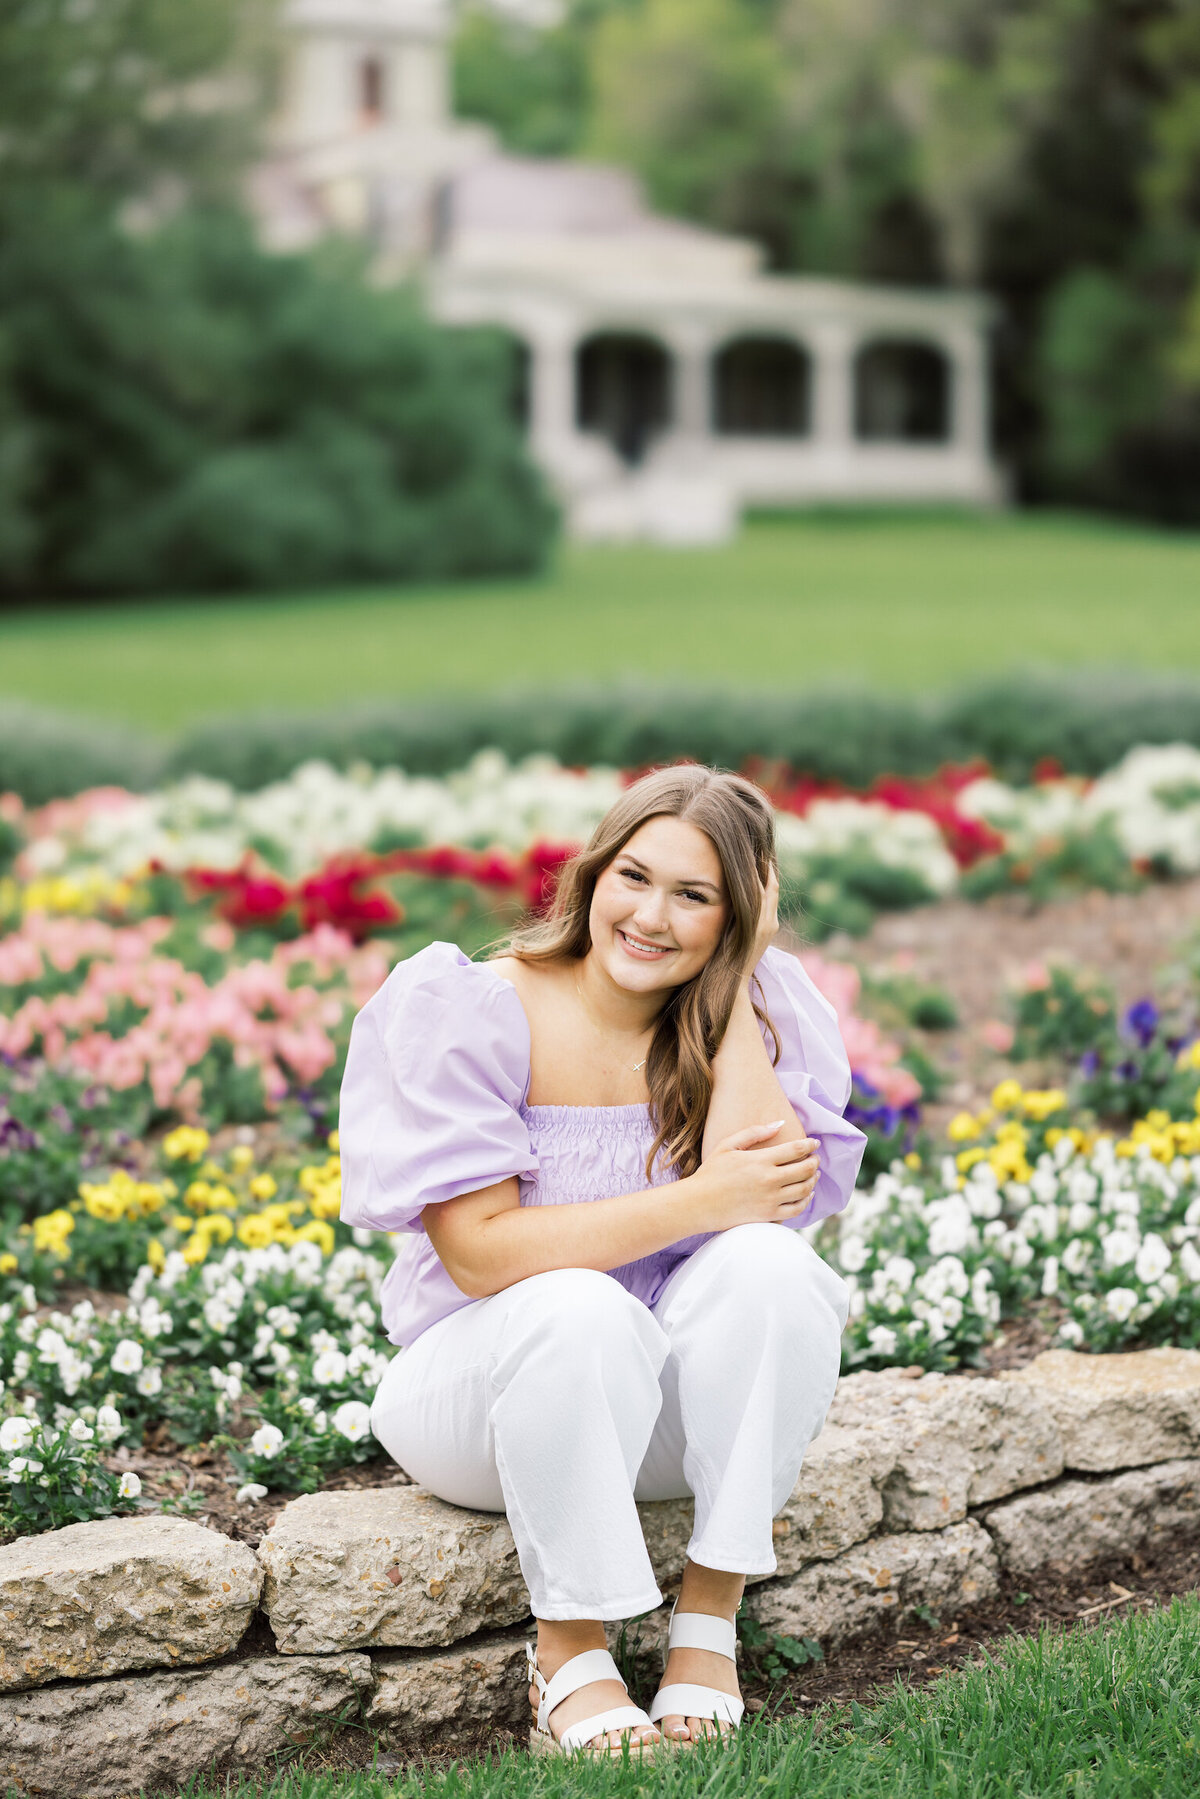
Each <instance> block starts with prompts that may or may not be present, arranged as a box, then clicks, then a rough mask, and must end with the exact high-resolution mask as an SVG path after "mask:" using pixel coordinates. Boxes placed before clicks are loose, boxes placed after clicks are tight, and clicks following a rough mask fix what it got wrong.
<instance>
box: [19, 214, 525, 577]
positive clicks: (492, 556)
mask: <svg viewBox="0 0 1200 1799" xmlns="http://www.w3.org/2000/svg"><path fill="white" fill-rule="evenodd" d="M0 315H2V316H3V317H4V319H5V322H6V332H7V341H8V344H9V346H10V350H11V362H12V366H13V370H14V376H13V390H14V395H15V402H16V403H15V408H14V410H15V412H16V420H15V422H16V423H17V425H18V432H17V437H16V440H15V441H16V442H17V443H18V444H19V445H20V446H21V456H20V461H19V463H18V466H17V467H16V469H15V471H14V476H13V483H12V485H13V486H14V487H15V488H16V490H17V492H18V493H19V496H20V501H21V504H20V506H19V507H13V508H10V511H12V513H13V514H14V517H13V519H12V520H11V522H10V520H9V518H8V516H7V514H6V509H5V500H6V488H5V473H6V471H5V468H4V465H3V462H2V460H0V591H7V592H8V593H9V594H10V595H22V594H29V593H36V594H39V595H41V596H43V597H46V596H50V595H69V594H88V593H104V592H131V593H132V592H138V591H163V590H165V591H176V592H178V591H181V590H182V591H197V590H216V589H221V588H231V587H234V588H237V587H270V586H280V585H288V586H295V585H311V584H313V583H315V582H329V581H333V580H336V579H383V578H389V577H398V578H410V577H417V576H445V575H460V574H474V573H480V572H485V571H499V570H517V569H521V570H524V569H529V568H532V567H536V566H537V564H538V563H539V562H540V560H541V559H542V557H543V556H544V554H545V552H546V549H547V547H548V544H549V541H550V538H551V534H552V530H553V524H554V514H553V508H552V506H551V504H550V502H549V500H548V498H547V496H546V494H545V492H544V490H543V487H542V484H541V481H540V479H539V477H538V476H537V475H536V473H535V471H534V470H533V468H532V466H531V464H530V463H529V461H528V459H527V457H526V455H525V452H524V448H523V445H522V442H521V439H520V436H519V433H518V432H517V430H516V429H515V427H514V426H513V424H512V423H511V421H510V419H509V416H508V412H507V406H506V401H507V393H508V386H509V384H510V380H511V370H510V367H509V353H508V347H507V346H506V345H505V344H504V343H503V342H502V341H501V340H500V338H499V337H498V336H497V335H494V334H492V333H488V332H453V331H447V330H443V329H441V328H439V327H437V326H434V325H432V324H431V323H430V322H429V321H428V320H427V319H426V318H425V317H424V316H423V315H422V314H421V312H420V311H419V309H418V308H417V306H416V304H415V303H414V301H413V300H412V298H411V297H406V296H404V295H402V294H399V293H397V292H396V290H394V289H391V290H381V289H379V288H378V287H375V286H372V285H371V284H370V283H369V281H368V280H367V279H366V269H365V266H364V264H363V260H362V257H361V254H360V252H359V251H358V250H356V249H354V248H352V247H349V246H347V245H345V244H330V245H327V246H324V247H322V248H321V249H320V250H318V251H316V252H312V253H309V254H307V255H299V256H278V255H269V254H267V253H265V252H263V251H262V250H260V249H259V248H258V247H257V245H256V244H255V242H254V239H253V235H252V231H251V228H250V226H249V224H248V223H247V222H246V221H245V220H244V219H242V218H241V217H239V216H238V215H237V214H235V213H232V212H229V211H219V210H206V209H201V208H191V209H189V210H187V211H184V212H181V213H180V214H179V215H178V216H177V217H176V218H175V219H173V220H172V221H171V222H170V223H169V224H168V225H167V226H165V227H164V228H163V229H161V230H159V231H158V232H156V233H155V234H154V235H153V236H152V237H131V236H130V235H128V234H127V233H121V232H119V231H117V230H115V229H114V228H113V227H112V226H111V225H110V224H109V223H108V222H107V221H104V220H96V219H92V218H89V217H88V216H86V214H84V213H82V212H81V210H80V208H79V203H78V196H77V195H76V194H70V195H68V196H66V197H65V198H64V197H62V196H61V195H60V199H59V205H58V207H57V209H56V210H55V211H54V212H53V214H51V215H50V216H47V217H46V218H44V220H43V221H42V228H41V229H36V230H35V229H34V228H33V227H32V226H31V227H30V228H29V229H28V230H27V231H26V232H25V233H24V234H23V235H22V238H21V240H20V244H19V249H18V251H17V252H16V253H15V254H14V252H13V250H12V247H11V245H10V244H7V243H6V244H4V245H3V246H2V247H0Z"/></svg>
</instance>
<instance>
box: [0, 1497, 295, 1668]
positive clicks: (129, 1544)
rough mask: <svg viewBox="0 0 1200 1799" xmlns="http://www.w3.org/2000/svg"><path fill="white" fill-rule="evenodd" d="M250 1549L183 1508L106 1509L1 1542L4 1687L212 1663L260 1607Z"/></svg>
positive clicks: (257, 1569)
mask: <svg viewBox="0 0 1200 1799" xmlns="http://www.w3.org/2000/svg"><path fill="white" fill-rule="evenodd" d="M261 1587H262V1570H261V1568H260V1567H259V1564H258V1561H257V1559H256V1557H255V1555H254V1552H253V1550H251V1549H248V1548H247V1547H246V1545H245V1544H244V1543H235V1542H234V1541H233V1540H232V1539H231V1538H230V1537H227V1536H224V1535H223V1534H222V1533H221V1532H220V1531H215V1530H205V1529H204V1528H203V1527H202V1526H201V1525H199V1524H193V1523H190V1522H189V1521H188V1520H187V1519H185V1518H171V1517H156V1518H155V1517H152V1518H104V1519H99V1520H97V1521H96V1522H94V1523H90V1524H69V1525H67V1527H66V1528H65V1529H64V1530H55V1531H49V1532H47V1534H46V1535H45V1536H41V1537H20V1538H18V1539H17V1541H16V1542H15V1543H9V1544H6V1545H5V1546H4V1547H3V1548H0V1691H8V1692H12V1691H14V1690H15V1689H17V1688H23V1687H34V1686H41V1685H43V1684H44V1683H45V1682H46V1681H50V1680H58V1679H63V1678H66V1679H69V1680H88V1679H93V1678H95V1677H97V1676H100V1675H109V1674H120V1673H124V1672H126V1671H127V1670H131V1669H135V1668H172V1667H178V1666H180V1665H181V1664H185V1663H189V1662H206V1661H212V1660H214V1659H215V1658H216V1657H218V1656H222V1655H227V1654H228V1653H229V1651H230V1650H231V1649H235V1648H236V1647H237V1645H238V1643H239V1642H240V1641H241V1639H242V1637H243V1636H244V1635H245V1632H246V1629H247V1627H248V1626H249V1623H250V1620H251V1618H252V1617H253V1616H254V1613H255V1609H256V1607H257V1605H258V1596H259V1591H260V1589H261Z"/></svg>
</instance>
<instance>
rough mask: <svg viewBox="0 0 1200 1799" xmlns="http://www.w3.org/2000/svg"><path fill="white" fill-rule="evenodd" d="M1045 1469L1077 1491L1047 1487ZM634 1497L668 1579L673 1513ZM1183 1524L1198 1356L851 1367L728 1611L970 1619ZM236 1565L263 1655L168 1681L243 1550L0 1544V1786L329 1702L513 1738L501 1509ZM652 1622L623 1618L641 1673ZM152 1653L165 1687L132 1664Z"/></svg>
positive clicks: (228, 1762) (318, 1526)
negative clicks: (1040, 1579)
mask: <svg viewBox="0 0 1200 1799" xmlns="http://www.w3.org/2000/svg"><path fill="white" fill-rule="evenodd" d="M1147 1464H1149V1465H1147ZM1064 1466H1065V1467H1066V1468H1067V1469H1068V1470H1071V1471H1079V1472H1088V1473H1092V1474H1094V1475H1096V1476H1097V1477H1096V1478H1090V1479H1079V1478H1067V1479H1062V1478H1059V1476H1060V1475H1061V1473H1062V1470H1063V1468H1064ZM1101 1476H1102V1477H1101ZM967 1508H971V1515H970V1516H967V1515H966V1513H967ZM640 1510H641V1514H642V1521H643V1526H644V1528H645V1532H646V1540H647V1545H648V1547H649V1549H650V1552H651V1559H652V1560H653V1562H654V1566H655V1569H656V1571H657V1574H658V1578H659V1582H660V1585H661V1586H662V1587H663V1589H664V1590H665V1591H667V1590H670V1588H671V1587H672V1586H674V1585H675V1584H676V1583H677V1581H678V1578H679V1574H680V1572H681V1570H682V1567H683V1561H684V1556H685V1554H686V1549H687V1542H688V1538H689V1535H690V1530H691V1506H690V1502H684V1501H675V1500H671V1501H666V1502H663V1503H660V1504H656V1505H645V1506H642V1507H641V1508H640ZM1192 1535H1194V1536H1196V1537H1200V1353H1196V1352H1193V1351H1179V1350H1157V1351H1147V1352H1143V1353H1142V1354H1139V1355H1126V1356H1113V1357H1107V1358H1101V1357H1086V1356H1076V1355H1074V1354H1073V1353H1071V1352H1062V1351H1053V1352H1051V1353H1050V1354H1049V1355H1046V1356H1041V1357H1039V1358H1038V1359H1037V1361H1035V1362H1034V1363H1032V1364H1031V1365H1030V1366H1029V1367H1028V1368H1026V1369H1022V1370H1020V1371H1019V1373H1017V1374H1016V1375H1013V1376H1011V1377H1007V1378H1005V1379H1002V1380H1000V1381H994V1380H987V1379H985V1378H982V1377H970V1376H968V1377H959V1376H953V1377H947V1376H931V1375H923V1376H918V1377H916V1378H909V1377H908V1376H907V1375H906V1374H903V1373H897V1372H896V1371H889V1372H886V1373H884V1374H878V1375H854V1376H851V1377H850V1378H849V1379H847V1380H845V1381H843V1383H842V1385H841V1387H840V1389H839V1392H838V1397H837V1400H836V1402H835V1405H834V1408H833V1411H832V1412H831V1422H830V1423H829V1425H828V1426H827V1428H826V1430H825V1431H824V1432H823V1433H822V1435H821V1436H820V1437H819V1438H818V1439H817V1440H816V1442H815V1443H814V1444H813V1446H812V1448H811V1450H810V1452H809V1455H808V1458H807V1460H806V1462H805V1466H804V1470H803V1472H802V1474H801V1477H800V1480H799V1481H798V1483H797V1486H796V1489H795V1492H794V1493H793V1494H792V1497H791V1498H790V1500H789V1501H788V1503H787V1505H786V1506H785V1507H784V1509H783V1511H782V1512H781V1513H780V1515H779V1517H778V1518H777V1520H776V1523H775V1546H776V1552H777V1556H778V1569H777V1571H776V1573H775V1575H774V1576H772V1577H770V1578H766V1579H763V1580H761V1581H758V1582H755V1583H753V1585H752V1587H751V1591H750V1593H749V1596H748V1606H749V1609H750V1610H751V1612H752V1613H753V1615H754V1616H755V1617H757V1618H758V1620H759V1621H760V1622H761V1623H762V1624H764V1625H766V1626H768V1627H769V1628H771V1629H773V1630H778V1631H780V1632H783V1633H786V1634H788V1635H802V1636H815V1637H817V1638H819V1639H821V1640H822V1641H823V1642H824V1643H825V1644H826V1645H827V1646H831V1647H836V1646H837V1645H839V1644H842V1643H845V1642H849V1641H851V1640H853V1639H854V1638H855V1637H858V1636H862V1635H865V1634H870V1633H871V1632H873V1631H875V1630H877V1629H878V1628H880V1627H881V1626H882V1625H886V1624H887V1623H888V1622H889V1621H890V1620H892V1619H898V1618H900V1617H902V1616H903V1615H904V1614H905V1613H906V1612H910V1611H912V1610H914V1609H915V1608H916V1607H918V1606H921V1605H929V1606H932V1607H934V1608H935V1609H936V1610H939V1611H943V1612H949V1613H951V1614H953V1613H955V1612H958V1611H959V1610H962V1609H965V1608H967V1607H969V1606H971V1605H974V1604H978V1603H980V1602H981V1601H984V1600H986V1599H988V1598H990V1597H991V1596H992V1595H993V1594H994V1593H995V1591H996V1589H997V1579H998V1574H999V1571H1000V1569H1001V1568H1004V1569H1007V1570H1008V1571H1010V1572H1012V1573H1014V1574H1019V1573H1024V1572H1026V1571H1029V1572H1032V1571H1033V1570H1034V1569H1035V1568H1037V1567H1040V1566H1044V1565H1047V1564H1050V1565H1052V1566H1055V1565H1057V1566H1061V1567H1063V1568H1068V1567H1070V1568H1078V1567H1081V1566H1083V1565H1086V1564H1087V1563H1089V1562H1096V1561H1103V1560H1106V1559H1107V1560H1112V1559H1114V1558H1115V1557H1116V1556H1118V1555H1122V1554H1127V1553H1128V1552H1129V1550H1130V1549H1131V1548H1133V1547H1137V1548H1142V1549H1150V1550H1154V1549H1156V1548H1158V1547H1160V1546H1161V1545H1163V1544H1164V1543H1166V1542H1168V1541H1171V1542H1177V1541H1178V1539H1179V1538H1180V1537H1181V1536H1184V1537H1186V1536H1192ZM260 1559H261V1565H262V1571H263V1604H264V1607H265V1609H266V1611H267V1613H268V1616H269V1618H270V1621H271V1623H272V1625H273V1626H274V1628H275V1630H276V1632H277V1647H278V1650H279V1653H277V1654H273V1655H264V1656H261V1657H258V1658H257V1659H254V1658H252V1659H248V1660H242V1661H235V1662H226V1663H223V1664H219V1665H217V1666H215V1667H212V1668H207V1669H198V1668H187V1669H183V1668H180V1667H179V1666H178V1664H179V1663H181V1662H184V1661H199V1660H204V1659H209V1658H212V1657H218V1656H220V1655H222V1654H227V1653H229V1652H230V1650H231V1649H232V1648H233V1647H234V1646H235V1645H236V1644H237V1642H238V1641H239V1640H240V1638H241V1636H242V1632H243V1630H244V1628H245V1625H246V1622H247V1621H248V1619H249V1617H250V1614H251V1612H252V1610H253V1606H254V1601H255V1596H256V1595H257V1592H258V1579H259V1575H258V1571H257V1568H256V1566H255V1562H254V1558H253V1557H252V1556H251V1555H250V1552H249V1551H248V1550H246V1549H245V1548H244V1547H243V1546H241V1545H239V1544H235V1543H233V1542H231V1541H229V1539H227V1538H224V1537H222V1536H220V1535H219V1534H218V1533H217V1532H214V1531H206V1530H203V1529H201V1527H200V1526H198V1525H194V1524H191V1523H188V1522H186V1521H184V1520H179V1519H169V1518H140V1519H124V1520H110V1521H106V1522H105V1523H103V1524H95V1525H73V1526H71V1527H69V1529H67V1530H65V1531H58V1532H53V1533H50V1534H49V1535H47V1536H45V1537H39V1538H34V1539H27V1540H23V1541H21V1542H19V1543H15V1544H11V1545H9V1546H8V1547H7V1548H6V1549H2V1550H0V1688H3V1686H4V1685H7V1687H8V1691H7V1693H5V1692H3V1691H0V1788H3V1786H5V1785H7V1786H11V1787H12V1788H13V1789H14V1790H15V1791H16V1792H17V1793H19V1794H29V1795H43V1794H45V1795H49V1794H62V1795H63V1799H123V1796H124V1795H126V1794H128V1793H129V1792H130V1791H132V1790H134V1789H136V1788H138V1787H141V1786H151V1787H153V1786H155V1785H158V1786H163V1787H168V1788H169V1787H171V1786H173V1785H178V1784H180V1783H181V1782H182V1781H184V1780H185V1779H186V1778H187V1776H188V1775H189V1774H191V1773H192V1772H194V1771H196V1770H199V1769H202V1768H205V1767H207V1766H208V1765H209V1764H210V1763H211V1762H212V1760H213V1759H214V1758H215V1759H217V1760H218V1761H219V1762H221V1763H222V1765H224V1766H236V1765H239V1763H240V1764H245V1763H248V1762H250V1761H252V1760H254V1759H261V1758H262V1757H263V1756H265V1755H267V1754H269V1753H270V1752H271V1751H272V1750H273V1749H276V1748H280V1747H283V1746H284V1745H285V1744H286V1743H288V1742H291V1741H295V1740H301V1739H303V1738H304V1737H305V1736H306V1735H307V1734H310V1733H311V1731H312V1729H313V1728H314V1727H315V1726H316V1725H317V1724H319V1723H321V1722H322V1721H325V1722H328V1723H332V1722H333V1721H335V1720H336V1719H337V1718H338V1717H339V1715H340V1714H341V1713H342V1712H343V1711H344V1710H345V1709H346V1707H347V1706H349V1707H352V1708H353V1707H357V1706H362V1707H365V1710H366V1715H367V1717H368V1719H369V1720H370V1722H371V1723H372V1725H373V1726H374V1727H375V1728H377V1729H378V1730H379V1731H380V1733H381V1734H382V1735H384V1736H386V1737H387V1738H388V1739H389V1740H390V1741H391V1742H392V1743H393V1745H395V1746H399V1747H407V1746H413V1747H418V1746H420V1745H421V1744H424V1743H430V1742H433V1741H436V1740H438V1739H441V1740H446V1739H447V1738H452V1737H453V1736H454V1734H455V1732H458V1731H462V1730H465V1729H470V1728H475V1727H479V1726H488V1725H492V1726H501V1725H503V1726H508V1727H512V1728H517V1729H520V1728H521V1726H522V1725H523V1724H524V1722H525V1716H526V1714H525V1702H524V1681H523V1677H522V1658H523V1641H524V1635H525V1632H524V1631H523V1630H521V1631H518V1630H514V1629H511V1628H505V1627H508V1626H512V1625H513V1624H515V1623H517V1622H518V1621H524V1619H525V1617H526V1613H527V1606H528V1599H527V1595H526V1593H525V1588H524V1585H523V1583H522V1581H521V1578H520V1572H519V1569H518V1567H517V1562H516V1553H515V1549H514V1547H513V1542H512V1536H511V1533H510V1531H509V1529H508V1525H507V1523H506V1521H505V1520H504V1518H503V1517H501V1516H499V1515H498V1514H492V1513H476V1512H469V1511H464V1510H462V1509H460V1508H458V1507H456V1506H451V1505H446V1504H445V1503H443V1502H442V1501H441V1500H438V1499H435V1498H433V1497H432V1496H431V1495H430V1494H428V1493H424V1492H422V1491H421V1490H420V1489H418V1488H412V1487H410V1488H395V1487H392V1488H383V1489H374V1490H372V1489H358V1490H357V1491H355V1492H347V1493H323V1494H313V1495H309V1496H306V1497H305V1498H303V1499H300V1500H297V1501H294V1502H293V1503H292V1504H291V1505H290V1506H287V1507H286V1508H285V1509H284V1511H283V1512H282V1513H281V1514H280V1517H279V1518H278V1520H277V1521H276V1524H275V1527H274V1528H273V1530H272V1531H271V1532H270V1534H269V1536H268V1537H267V1538H266V1539H264V1542H263V1544H262V1546H261V1550H260ZM226 1583H228V1584H226ZM666 1617H667V1608H666V1607H663V1608H660V1609H659V1610H658V1611H657V1612H656V1613H655V1614H654V1615H653V1616H652V1617H651V1618H649V1619H648V1620H646V1621H645V1623H644V1625H643V1626H642V1627H641V1631H640V1636H641V1643H640V1651H639V1657H640V1659H639V1666H640V1667H641V1668H643V1669H645V1670H648V1671H649V1675H650V1677H651V1678H652V1677H653V1671H654V1670H653V1665H652V1664H653V1660H654V1657H655V1653H656V1651H657V1650H658V1649H659V1648H660V1646H661V1641H662V1638H663V1635H664V1632H665V1625H666ZM611 1634H612V1635H613V1636H614V1637H615V1634H616V1632H615V1630H614V1631H613V1632H612V1633H611ZM362 1650H373V1651H374V1652H375V1653H374V1654H373V1655H372V1654H364V1653H358V1652H357V1651H362ZM164 1662H169V1663H171V1664H172V1671H171V1672H159V1673H147V1672H132V1671H131V1670H134V1669H138V1670H144V1669H146V1668H150V1667H153V1666H155V1665H158V1666H160V1667H161V1666H162V1664H163V1663H164ZM97 1674H105V1675H108V1676H111V1678H105V1679H99V1678H95V1676H96V1675H97ZM64 1676H65V1677H66V1678H63V1677H64ZM52 1680H53V1681H55V1682H56V1684H55V1685H53V1686H47V1685H42V1686H40V1688H38V1690H34V1691H19V1690H14V1689H17V1688H29V1687H37V1686H38V1683H42V1682H48V1681H52Z"/></svg>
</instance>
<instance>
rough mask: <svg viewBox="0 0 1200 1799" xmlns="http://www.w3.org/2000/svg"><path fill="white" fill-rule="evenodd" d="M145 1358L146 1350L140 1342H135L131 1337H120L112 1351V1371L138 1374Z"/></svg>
mask: <svg viewBox="0 0 1200 1799" xmlns="http://www.w3.org/2000/svg"><path fill="white" fill-rule="evenodd" d="M145 1359H146V1352H145V1350H144V1349H143V1348H142V1346H141V1344H140V1343H135V1342H134V1341H133V1339H132V1337H122V1338H121V1341H120V1342H119V1343H118V1344H117V1347H116V1348H115V1349H114V1350H113V1352H112V1364H111V1366H112V1371H113V1373H114V1374H138V1373H139V1372H140V1371H141V1367H142V1363H143V1362H144V1361H145Z"/></svg>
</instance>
